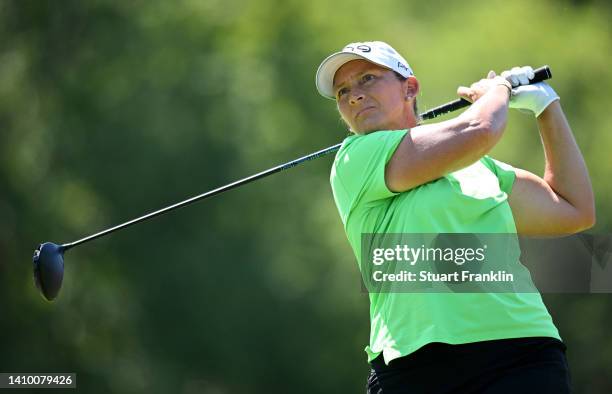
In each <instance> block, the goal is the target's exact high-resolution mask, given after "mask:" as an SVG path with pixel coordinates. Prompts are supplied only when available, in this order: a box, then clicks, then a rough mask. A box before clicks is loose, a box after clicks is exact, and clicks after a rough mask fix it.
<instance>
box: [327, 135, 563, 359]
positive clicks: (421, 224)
mask: <svg viewBox="0 0 612 394" xmlns="http://www.w3.org/2000/svg"><path fill="white" fill-rule="evenodd" d="M408 132H409V130H392V131H377V132H374V133H370V134H367V135H362V136H359V135H353V136H350V137H347V138H346V139H345V140H344V141H343V143H342V147H341V148H340V150H339V151H338V153H337V154H336V158H335V160H334V164H333V167H332V170H331V177H330V181H331V186H332V190H333V194H334V200H335V202H336V206H337V208H338V211H339V213H340V217H341V219H342V223H343V224H344V229H345V231H346V235H347V237H348V241H349V243H350V245H351V247H352V249H353V251H354V252H355V256H356V257H357V262H358V264H359V267H360V269H361V268H362V258H361V236H362V234H364V233H509V234H513V233H514V234H516V227H515V224H514V219H513V216H512V211H511V209H510V206H509V204H508V193H510V191H511V190H512V184H513V182H514V178H515V173H514V170H513V168H512V167H511V166H509V165H507V164H505V163H502V162H499V161H497V160H494V159H492V158H490V157H488V156H484V157H483V158H481V159H480V160H479V161H477V162H475V163H474V164H472V165H470V166H468V167H466V168H463V169H461V170H459V171H455V172H452V173H449V174H447V175H445V176H444V177H442V178H439V179H437V180H435V181H432V182H428V183H426V184H423V185H420V186H418V187H416V188H413V189H411V190H409V191H406V192H403V193H394V192H391V191H390V190H389V189H388V188H387V186H386V184H385V176H384V174H385V165H386V163H387V162H388V161H389V159H390V158H391V156H392V155H393V152H394V151H395V149H396V148H397V146H398V145H399V143H400V142H401V140H402V139H403V138H404V136H405V135H406V134H407V133H408ZM518 255H519V252H517V254H516V256H517V261H518ZM369 298H370V323H371V326H370V342H369V344H368V346H366V348H365V351H366V352H367V354H368V361H372V360H373V359H374V358H376V357H377V356H378V355H379V354H380V353H381V352H382V353H383V356H384V359H385V362H386V363H389V361H391V360H393V359H395V358H398V357H402V356H405V355H408V354H410V353H412V352H414V351H415V350H417V349H419V348H420V347H422V346H424V345H425V344H427V343H430V342H444V343H450V344H461V343H468V342H477V341H485V340H493V339H504V338H518V337H535V336H542V337H553V338H557V339H561V338H560V336H559V332H558V330H557V328H556V327H555V326H554V324H553V322H552V319H551V316H550V314H549V313H548V311H547V309H546V306H545V305H544V303H543V302H542V298H541V296H540V294H539V293H537V292H532V293H512V292H506V293H502V292H500V293H416V292H412V293H400V292H398V293H389V292H387V293H384V292H378V293H375V292H370V293H369Z"/></svg>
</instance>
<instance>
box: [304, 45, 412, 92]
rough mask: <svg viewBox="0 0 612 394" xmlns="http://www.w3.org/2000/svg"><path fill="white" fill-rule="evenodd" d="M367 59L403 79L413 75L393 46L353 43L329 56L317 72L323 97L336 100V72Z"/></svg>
mask: <svg viewBox="0 0 612 394" xmlns="http://www.w3.org/2000/svg"><path fill="white" fill-rule="evenodd" d="M356 59H365V60H367V61H369V62H372V63H375V64H378V65H379V66H382V67H385V68H388V69H390V70H393V71H395V72H397V73H399V74H401V75H402V76H403V77H409V76H410V75H412V74H413V73H412V69H411V68H410V65H409V64H408V62H407V61H406V59H404V58H403V57H402V55H400V54H399V53H397V51H396V50H395V49H393V48H392V47H391V45H389V44H387V43H385V42H382V41H368V42H353V43H351V44H348V45H347V46H345V47H344V48H342V50H341V51H340V52H336V53H334V54H332V55H330V56H328V57H327V58H326V59H325V60H323V62H321V65H320V66H319V69H318V70H317V76H316V84H317V90H318V91H319V93H321V95H322V96H323V97H326V98H329V99H332V100H335V97H334V76H335V75H336V71H338V69H339V68H340V67H342V66H343V65H344V64H345V63H347V62H350V61H351V60H356Z"/></svg>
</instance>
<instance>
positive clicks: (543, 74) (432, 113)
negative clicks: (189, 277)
mask: <svg viewBox="0 0 612 394" xmlns="http://www.w3.org/2000/svg"><path fill="white" fill-rule="evenodd" d="M534 73H535V76H534V78H533V79H531V80H530V83H536V82H541V81H543V80H546V79H549V78H551V77H552V74H551V71H550V68H549V67H548V66H543V67H540V68H538V69H536V70H534ZM470 104H471V103H470V102H469V101H467V100H464V99H459V100H455V101H451V102H449V103H446V104H444V105H441V106H439V107H436V108H433V109H431V110H429V111H427V112H424V113H423V114H421V115H420V117H421V119H433V118H435V117H437V116H440V115H443V114H446V113H448V112H451V111H456V110H458V109H461V108H464V107H467V106H469V105H470ZM341 145H342V144H341V143H340V144H336V145H333V146H330V147H329V148H325V149H322V150H320V151H318V152H315V153H311V154H309V155H306V156H303V157H300V158H299V159H296V160H293V161H290V162H288V163H285V164H281V165H279V166H276V167H273V168H270V169H268V170H265V171H262V172H259V173H257V174H254V175H251V176H249V177H246V178H243V179H240V180H238V181H235V182H232V183H230V184H227V185H225V186H221V187H219V188H217V189H213V190H210V191H208V192H205V193H202V194H199V195H197V196H194V197H191V198H189V199H187V200H184V201H181V202H178V203H176V204H173V205H170V206H167V207H165V208H162V209H159V210H157V211H154V212H151V213H148V214H146V215H143V216H140V217H138V218H135V219H132V220H130V221H127V222H125V223H122V224H119V225H117V226H114V227H111V228H108V229H106V230H102V231H100V232H98V233H95V234H92V235H89V236H87V237H85V238H81V239H79V240H77V241H74V242H70V243H66V244H63V245H61V247H62V248H63V250H68V249H70V248H73V247H75V246H77V245H80V244H83V243H85V242H89V241H93V240H94V239H96V238H100V237H103V236H105V235H107V234H110V233H112V232H114V231H117V230H120V229H122V228H125V227H129V226H131V225H133V224H136V223H140V222H143V221H145V220H148V219H151V218H154V217H156V216H159V215H162V214H164V213H166V212H169V211H172V210H175V209H178V208H181V207H184V206H186V205H189V204H191V203H194V202H196V201H200V200H203V199H205V198H207V197H211V196H214V195H216V194H220V193H223V192H225V191H228V190H231V189H234V188H236V187H238V186H242V185H245V184H247V183H250V182H253V181H255V180H258V179H261V178H264V177H267V176H268V175H272V174H275V173H277V172H280V171H283V170H286V169H288V168H291V167H295V166H297V165H299V164H301V163H304V162H306V161H309V160H313V159H316V158H318V157H321V156H325V155H327V154H330V153H333V152H336V151H338V150H339V149H340V146H341Z"/></svg>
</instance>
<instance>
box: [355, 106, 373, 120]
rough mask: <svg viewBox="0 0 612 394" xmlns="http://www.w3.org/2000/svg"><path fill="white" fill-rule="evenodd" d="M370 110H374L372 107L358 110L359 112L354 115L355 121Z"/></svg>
mask: <svg viewBox="0 0 612 394" xmlns="http://www.w3.org/2000/svg"><path fill="white" fill-rule="evenodd" d="M370 109H374V107H365V108H364V109H362V110H360V111H359V112H357V115H355V119H357V118H358V117H359V116H361V115H363V113H365V112H366V111H368V110H370Z"/></svg>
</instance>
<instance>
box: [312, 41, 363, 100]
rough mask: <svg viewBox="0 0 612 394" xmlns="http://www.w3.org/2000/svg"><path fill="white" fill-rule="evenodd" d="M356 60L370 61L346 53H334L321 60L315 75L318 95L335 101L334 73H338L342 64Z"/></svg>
mask: <svg viewBox="0 0 612 394" xmlns="http://www.w3.org/2000/svg"><path fill="white" fill-rule="evenodd" d="M357 59H365V60H368V61H371V60H369V59H366V58H365V57H363V56H359V55H357V54H354V53H346V52H336V53H334V54H332V55H330V56H328V57H327V58H326V59H325V60H323V61H322V62H321V65H320V66H319V69H318V70H317V75H316V85H317V90H318V91H319V93H320V94H321V95H322V96H323V97H327V98H329V99H332V100H335V99H336V97H335V95H334V76H335V75H336V71H338V69H339V68H340V67H342V66H343V65H344V64H346V63H348V62H350V61H351V60H357Z"/></svg>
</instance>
